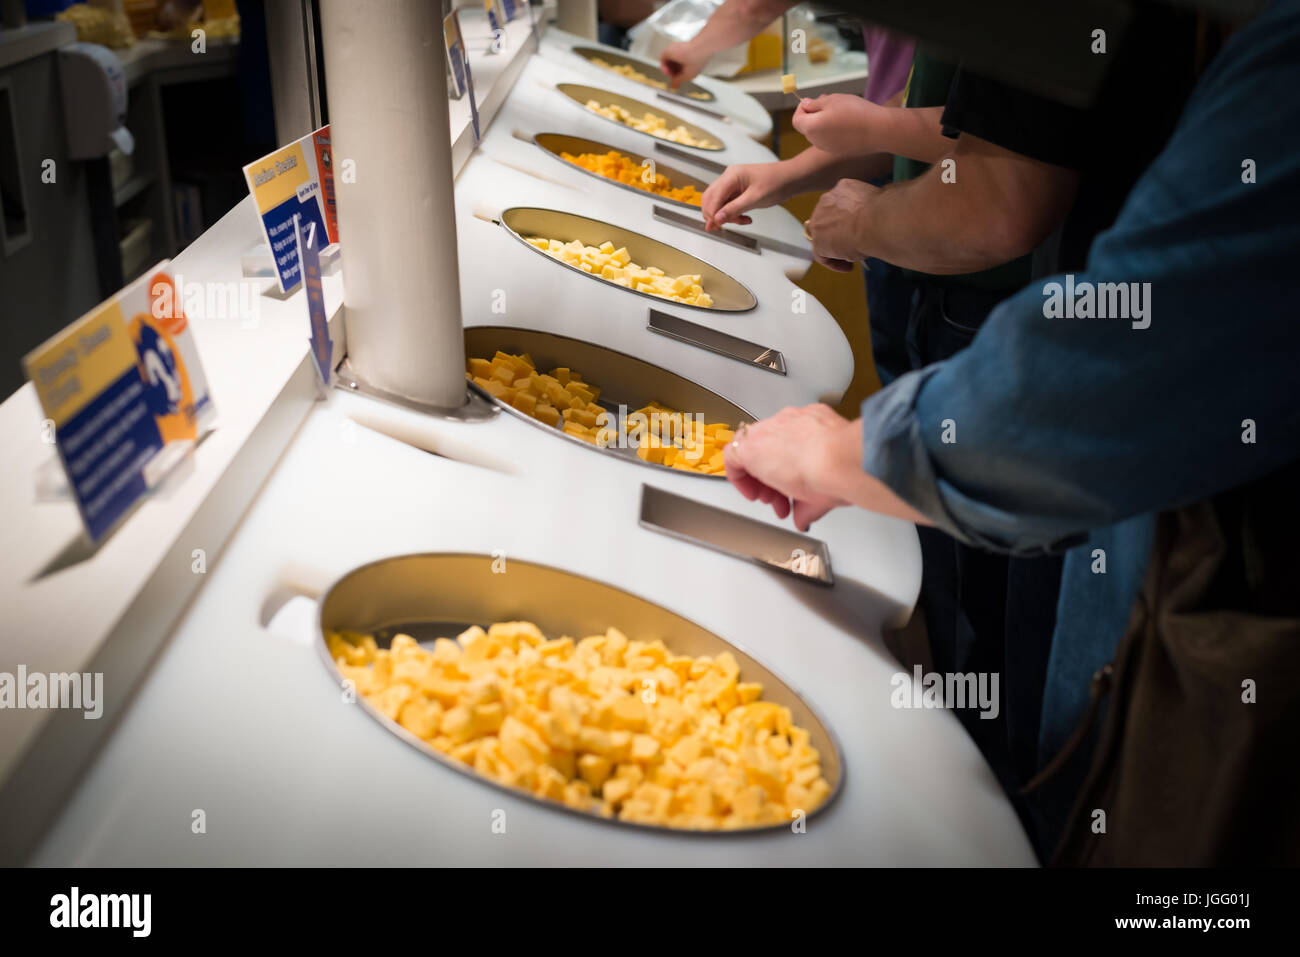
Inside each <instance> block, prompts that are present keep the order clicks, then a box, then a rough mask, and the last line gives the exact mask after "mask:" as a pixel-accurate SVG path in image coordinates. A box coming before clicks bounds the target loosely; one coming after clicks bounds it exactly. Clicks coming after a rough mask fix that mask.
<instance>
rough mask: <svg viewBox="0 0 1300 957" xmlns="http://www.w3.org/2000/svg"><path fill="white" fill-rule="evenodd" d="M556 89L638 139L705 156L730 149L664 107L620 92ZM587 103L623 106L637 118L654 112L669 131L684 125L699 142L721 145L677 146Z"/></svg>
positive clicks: (578, 87)
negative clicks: (604, 114)
mask: <svg viewBox="0 0 1300 957" xmlns="http://www.w3.org/2000/svg"><path fill="white" fill-rule="evenodd" d="M555 88H556V89H557V90H559V91H560V92H561V93H563V94H564V95H565V96H567V97H568V98H569V99H571V100H572V101H573V102H574V103H577V104H578V106H579V107H581V108H582V110H583V111H584V112H585V113H588V114H589V115H591V116H594V117H596V118H597V119H601V120H604V121H605V122H606V123H613V124H614V125H615V126H617V127H619V128H620V129H624V130H630V131H631V132H633V133H636V134H637V135H638V136H648V137H650V138H651V139H652V140H658V141H659V142H661V143H667V144H668V145H669V146H678V147H681V148H682V149H688V150H703V151H704V152H706V153H717V152H720V151H721V150H725V149H726V148H727V144H726V143H724V142H722V137H720V136H718V135H717V134H716V133H711V132H709V131H708V130H706V129H704V128H703V127H701V126H696V125H695V124H694V123H691V122H689V121H687V120H684V119H682V118H681V117H680V116H678V115H677V114H676V113H670V112H668V111H667V110H665V109H664V108H663V107H661V106H651V105H650V104H649V103H644V102H642V101H641V100H634V99H632V97H630V96H623V95H622V94H621V93H614V92H611V91H610V90H602V89H601V88H600V87H596V86H583V85H582V84H580V83H558V84H556V87H555ZM588 100H595V101H596V102H598V103H599V104H600V105H601V106H610V105H615V104H616V105H618V106H621V107H623V109H625V110H627V111H628V112H629V113H634V114H636V115H637V116H642V115H644V114H646V113H654V114H655V115H656V116H662V117H663V118H664V121H665V122H667V124H668V126H669V128H674V127H677V126H684V127H686V132H688V133H690V134H691V136H693V137H695V138H696V139H705V140H711V141H712V142H714V143H717V144H718V145H717V146H691V145H690V144H688V143H678V142H677V141H676V140H669V139H665V138H664V137H662V136H655V135H654V134H653V133H645V132H643V131H641V130H638V129H636V128H634V127H631V126H628V125H627V124H626V123H622V122H620V121H618V120H611V119H610V118H609V117H608V116H601V115H600V114H599V113H593V112H592V111H591V110H589V109H587V101H588Z"/></svg>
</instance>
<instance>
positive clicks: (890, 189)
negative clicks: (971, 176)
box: [858, 167, 1015, 275]
mask: <svg viewBox="0 0 1300 957" xmlns="http://www.w3.org/2000/svg"><path fill="white" fill-rule="evenodd" d="M939 172H940V170H939V168H938V167H936V168H934V169H931V170H930V171H929V172H927V173H926V174H924V175H922V176H920V177H917V178H916V179H913V180H908V181H907V182H904V183H891V184H890V185H888V186H885V187H884V188H882V189H881V190H880V191H879V192H878V193H876V194H875V197H874V199H873V200H872V202H871V203H870V204H868V205H867V207H866V211H865V213H864V215H863V216H862V217H861V220H860V221H859V226H858V229H859V232H858V249H859V250H861V252H862V254H863V255H864V256H871V257H875V258H876V259H883V260H884V261H885V262H888V263H893V264H894V265H895V266H899V267H901V268H904V269H915V270H917V271H918V272H925V273H931V274H935V275H959V274H962V273H971V272H979V271H980V270H983V269H990V268H992V267H994V266H999V265H1001V264H1002V263H1004V262H1008V261H1009V260H1010V259H1014V258H1015V257H1014V256H1011V257H1008V256H1007V255H1006V253H1005V250H1004V247H1003V244H1002V243H1000V242H996V241H994V238H993V237H991V236H990V234H989V233H990V230H989V219H988V217H987V216H985V215H983V210H982V206H983V204H984V198H983V197H979V196H978V195H977V196H976V197H974V198H972V196H971V195H970V194H971V193H972V192H976V193H978V190H973V189H971V188H969V187H967V186H966V184H963V183H961V182H958V183H944V182H943V181H942V180H941V179H940V176H939ZM972 185H973V184H972Z"/></svg>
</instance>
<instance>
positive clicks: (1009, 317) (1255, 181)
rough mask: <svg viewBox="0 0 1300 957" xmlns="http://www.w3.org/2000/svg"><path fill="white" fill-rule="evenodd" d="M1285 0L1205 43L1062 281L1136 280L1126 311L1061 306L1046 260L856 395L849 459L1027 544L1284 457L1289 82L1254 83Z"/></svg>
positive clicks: (1277, 38) (1299, 165)
mask: <svg viewBox="0 0 1300 957" xmlns="http://www.w3.org/2000/svg"><path fill="white" fill-rule="evenodd" d="M1298 9H1300V4H1298V3H1296V2H1294V0H1286V2H1281V3H1278V4H1276V5H1275V7H1274V8H1273V10H1272V12H1273V13H1274V14H1275V15H1276V16H1275V22H1274V23H1273V24H1272V25H1271V28H1270V29H1269V30H1267V31H1265V30H1263V29H1260V30H1256V31H1253V34H1254V39H1253V43H1252V46H1251V47H1250V49H1249V51H1248V54H1244V55H1239V56H1232V57H1228V56H1224V55H1221V56H1220V57H1218V58H1217V59H1216V60H1215V61H1214V63H1213V64H1212V65H1211V67H1210V69H1209V70H1208V71H1207V72H1206V74H1205V75H1204V76H1203V77H1202V82H1201V84H1200V85H1199V86H1198V88H1197V90H1196V91H1195V92H1194V93H1193V95H1192V98H1191V100H1189V102H1188V104H1187V107H1186V109H1185V111H1184V113H1183V116H1182V118H1181V119H1180V121H1179V125H1178V128H1177V129H1176V130H1175V132H1174V135H1173V137H1172V138H1171V140H1170V142H1169V144H1168V145H1167V146H1166V147H1165V149H1164V151H1163V152H1162V153H1161V154H1160V156H1159V157H1157V159H1156V160H1155V162H1154V163H1153V164H1152V166H1151V167H1150V168H1149V169H1148V170H1147V171H1146V173H1144V174H1143V176H1142V178H1141V180H1139V182H1138V184H1137V185H1136V186H1135V187H1134V189H1133V191H1132V193H1131V194H1130V195H1129V198H1128V200H1127V202H1126V203H1125V206H1124V208H1123V210H1122V211H1121V212H1120V215H1119V217H1118V219H1117V220H1116V222H1115V224H1114V225H1113V226H1112V227H1111V228H1110V229H1109V230H1107V231H1106V232H1105V233H1103V234H1102V235H1101V236H1099V237H1098V239H1097V240H1096V242H1095V243H1094V244H1093V248H1092V251H1091V254H1090V256H1089V260H1088V265H1087V268H1086V270H1085V271H1084V272H1083V273H1082V274H1079V275H1076V276H1074V277H1073V279H1072V281H1073V283H1074V287H1075V289H1076V290H1078V289H1081V288H1085V287H1082V286H1081V284H1082V283H1085V282H1086V283H1092V284H1094V289H1095V285H1096V284H1097V283H1100V282H1114V283H1124V284H1133V283H1136V284H1138V285H1137V286H1135V287H1132V291H1134V292H1136V293H1138V294H1139V295H1140V296H1141V300H1139V301H1141V302H1142V303H1143V309H1144V310H1145V313H1146V314H1145V316H1138V315H1136V311H1135V310H1133V309H1132V302H1130V309H1129V311H1128V316H1127V317H1115V318H1066V317H1065V316H1063V315H1059V314H1057V312H1056V310H1054V309H1053V308H1052V307H1050V305H1049V292H1050V291H1051V288H1052V287H1051V285H1050V284H1052V283H1058V284H1060V285H1061V286H1062V287H1063V288H1062V294H1063V293H1064V287H1065V284H1066V282H1067V279H1066V277H1064V276H1056V277H1052V278H1050V279H1048V280H1045V281H1036V282H1034V283H1032V284H1031V285H1030V286H1029V287H1028V288H1026V289H1024V290H1022V291H1021V292H1020V293H1018V294H1017V295H1015V296H1013V297H1011V298H1010V299H1008V300H1006V301H1004V302H1003V303H1002V304H1000V305H999V306H998V307H997V308H996V309H995V310H994V311H993V313H992V314H991V315H990V316H989V318H988V320H987V321H986V322H985V324H984V327H983V328H982V329H981V330H980V332H979V334H978V335H977V336H976V337H975V340H974V342H972V344H971V345H970V346H969V347H968V348H967V349H965V350H964V351H963V352H961V353H959V354H958V355H956V356H954V357H953V358H951V359H948V360H946V361H944V362H941V363H937V364H935V365H932V366H928V367H926V368H925V369H921V370H919V371H916V372H912V373H909V374H908V375H906V376H903V377H901V378H900V379H898V380H896V381H895V382H893V383H892V384H891V385H890V386H889V387H887V388H885V389H883V390H882V391H880V392H878V393H877V394H876V395H874V396H872V397H871V398H869V399H868V400H867V401H866V402H864V403H863V405H862V428H863V448H864V455H863V466H864V468H865V469H866V471H867V472H869V473H871V474H872V475H875V476H876V477H877V478H879V479H881V480H882V481H883V482H884V483H885V484H886V485H888V486H889V487H890V488H892V489H893V490H894V491H895V492H896V493H897V494H898V495H900V496H901V497H902V498H903V499H905V500H906V501H908V502H909V503H910V504H911V505H913V506H914V507H915V508H917V509H918V510H919V511H921V512H922V513H924V514H925V515H927V516H928V517H929V518H930V519H931V520H932V521H934V522H935V523H936V524H937V525H938V526H939V527H941V528H943V529H945V530H946V531H948V532H949V533H950V534H952V535H953V536H954V537H956V538H958V539H959V540H962V541H966V542H969V543H971V544H978V545H981V546H984V547H986V548H990V549H994V550H998V551H1005V552H1012V553H1017V554H1033V553H1035V552H1040V551H1044V550H1056V549H1060V548H1063V547H1066V546H1069V545H1071V544H1074V543H1075V542H1077V541H1078V540H1079V539H1080V537H1082V536H1084V535H1086V534H1087V533H1088V531H1089V530H1091V529H1095V528H1101V527H1104V526H1108V525H1112V524H1115V523H1116V522H1119V521H1122V520H1124V519H1125V518H1128V517H1130V516H1134V515H1139V514H1143V513H1146V512H1152V511H1158V510H1163V509H1168V508H1172V507H1177V506H1179V505H1183V504H1187V503H1190V502H1195V501H1200V500H1203V499H1205V498H1208V497H1210V496H1212V495H1214V494H1216V493H1217V492H1220V491H1223V490H1225V489H1227V488H1231V487H1234V486H1238V485H1242V484H1245V483H1247V482H1249V481H1251V480H1252V479H1254V478H1257V477H1259V476H1262V475H1265V474H1267V473H1268V472H1271V471H1274V470H1276V469H1277V468H1279V467H1281V466H1282V465H1285V464H1286V463H1288V462H1289V461H1291V460H1293V459H1295V458H1297V457H1298V456H1300V401H1297V398H1296V397H1297V396H1298V395H1300V372H1297V369H1296V362H1297V356H1300V318H1298V317H1297V313H1296V306H1295V304H1296V302H1297V301H1298V299H1300V267H1298V266H1297V265H1296V261H1295V260H1296V253H1297V250H1300V216H1297V215H1295V211H1296V210H1300V97H1284V98H1278V97H1277V96H1276V95H1275V93H1276V90H1278V89H1294V88H1297V87H1300V58H1296V57H1294V56H1293V55H1291V54H1289V53H1288V52H1287V49H1288V48H1287V44H1293V43H1295V42H1296V41H1297V36H1298V34H1300V29H1297V21H1300V13H1298V12H1297V11H1298ZM1261 16H1266V15H1261ZM1278 21H1283V22H1278ZM1261 26H1262V25H1261ZM1225 53H1226V51H1225ZM1269 90H1273V91H1274V93H1273V94H1270V93H1269ZM1263 104H1268V107H1267V108H1264V107H1263ZM1246 160H1249V161H1250V165H1251V167H1252V170H1251V172H1252V175H1249V176H1248V175H1247V173H1246ZM1062 298H1064V296H1063V295H1062ZM1076 305H1077V301H1076ZM1094 305H1095V302H1094ZM1076 311H1077V310H1076ZM1115 311H1120V310H1115Z"/></svg>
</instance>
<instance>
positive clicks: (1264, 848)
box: [1052, 465, 1300, 866]
mask: <svg viewBox="0 0 1300 957" xmlns="http://www.w3.org/2000/svg"><path fill="white" fill-rule="evenodd" d="M1112 689H1113V690H1112V693H1111V698H1110V706H1109V712H1108V714H1107V716H1106V721H1105V725H1104V726H1103V728H1102V731H1101V735H1100V738H1099V741H1098V744H1097V750H1096V753H1095V755H1094V757H1093V763H1092V767H1091V770H1090V771H1089V773H1088V777H1087V779H1086V781H1085V783H1084V786H1083V789H1082V791H1081V792H1080V796H1079V799H1078V801H1077V803H1076V804H1075V806H1074V809H1073V810H1072V812H1071V814H1070V817H1069V820H1068V823H1067V825H1066V827H1065V830H1064V832H1063V835H1062V838H1061V843H1060V845H1059V847H1058V848H1057V851H1056V854H1055V856H1054V858H1053V861H1052V863H1053V864H1056V865H1093V866H1106V865H1122V866H1185V865H1232V864H1254V865H1260V864H1296V863H1300V468H1298V467H1297V465H1292V466H1290V467H1288V468H1287V469H1284V470H1282V471H1281V472H1278V473H1274V474H1273V475H1271V476H1269V477H1267V478H1266V479H1263V480H1261V481H1259V482H1256V483H1254V484H1253V485H1251V486H1247V487H1244V488H1241V489H1237V490H1234V491H1233V492H1230V493H1227V494H1225V495H1222V496H1219V497H1218V498H1215V499H1213V500H1211V501H1208V502H1202V503H1199V504H1197V505H1192V506H1188V507H1186V508H1182V509H1179V510H1177V511H1175V512H1168V513H1164V514H1162V515H1161V516H1160V517H1159V519H1158V520H1157V527H1156V536H1155V544H1154V548H1153V550H1152V556H1151V563H1150V565H1149V567H1148V570H1147V577H1146V580H1145V582H1144V583H1143V586H1142V591H1141V593H1140V595H1139V597H1138V601H1137V603H1136V605H1135V606H1134V609H1133V614H1132V617H1131V618H1130V620H1129V625H1128V629H1127V631H1126V632H1125V635H1124V638H1123V640H1122V641H1121V642H1120V646H1119V650H1118V652H1117V653H1116V657H1115V662H1114V668H1113V683H1112ZM1099 811H1100V812H1104V828H1105V830H1104V833H1103V832H1100V831H1099V829H1098V822H1099V821H1100V816H1099V815H1098V813H1097V812H1099Z"/></svg>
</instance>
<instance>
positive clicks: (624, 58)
mask: <svg viewBox="0 0 1300 957" xmlns="http://www.w3.org/2000/svg"><path fill="white" fill-rule="evenodd" d="M573 52H574V53H576V54H577V55H578V56H580V57H582V58H583V59H584V60H586V61H587V62H588V63H591V61H592V60H593V59H595V58H597V57H599V58H600V59H602V60H604V61H605V62H606V63H608V64H610V65H612V66H630V67H631V68H632V69H634V70H637V71H639V72H641V73H644V74H645V75H646V76H648V77H650V78H651V79H652V80H658V81H659V82H660V83H662V84H664V86H665V87H668V86H669V85H671V82H672V81H671V80H669V78H668V74H667V73H665V72H664V71H663V70H661V69H659V64H658V63H651V62H650V61H649V60H641V59H638V58H636V57H632V56H628V55H627V54H626V53H616V52H614V51H612V50H602V49H599V48H598V47H574V48H573ZM592 66H596V64H594V63H592ZM596 69H598V70H602V72H605V73H609V72H611V71H610V70H603V69H602V68H601V67H599V66H597V67H596ZM615 75H616V76H621V74H615ZM623 79H625V80H631V81H632V82H633V83H640V84H641V85H642V86H644V87H646V88H648V89H651V90H657V89H659V87H657V86H653V85H651V84H649V83H643V82H642V81H641V80H633V79H632V77H630V76H625V77H623ZM677 92H678V93H679V94H680V95H681V96H683V97H685V96H687V94H690V93H698V94H700V96H699V101H700V102H701V103H712V102H714V101H715V100H716V99H717V97H715V96H714V95H713V94H712V93H710V92H709V91H708V90H706V89H705V88H704V87H702V86H700V85H699V84H698V83H683V84H682V85H681V86H679V87H678V88H677ZM690 99H696V98H695V97H690Z"/></svg>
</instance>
